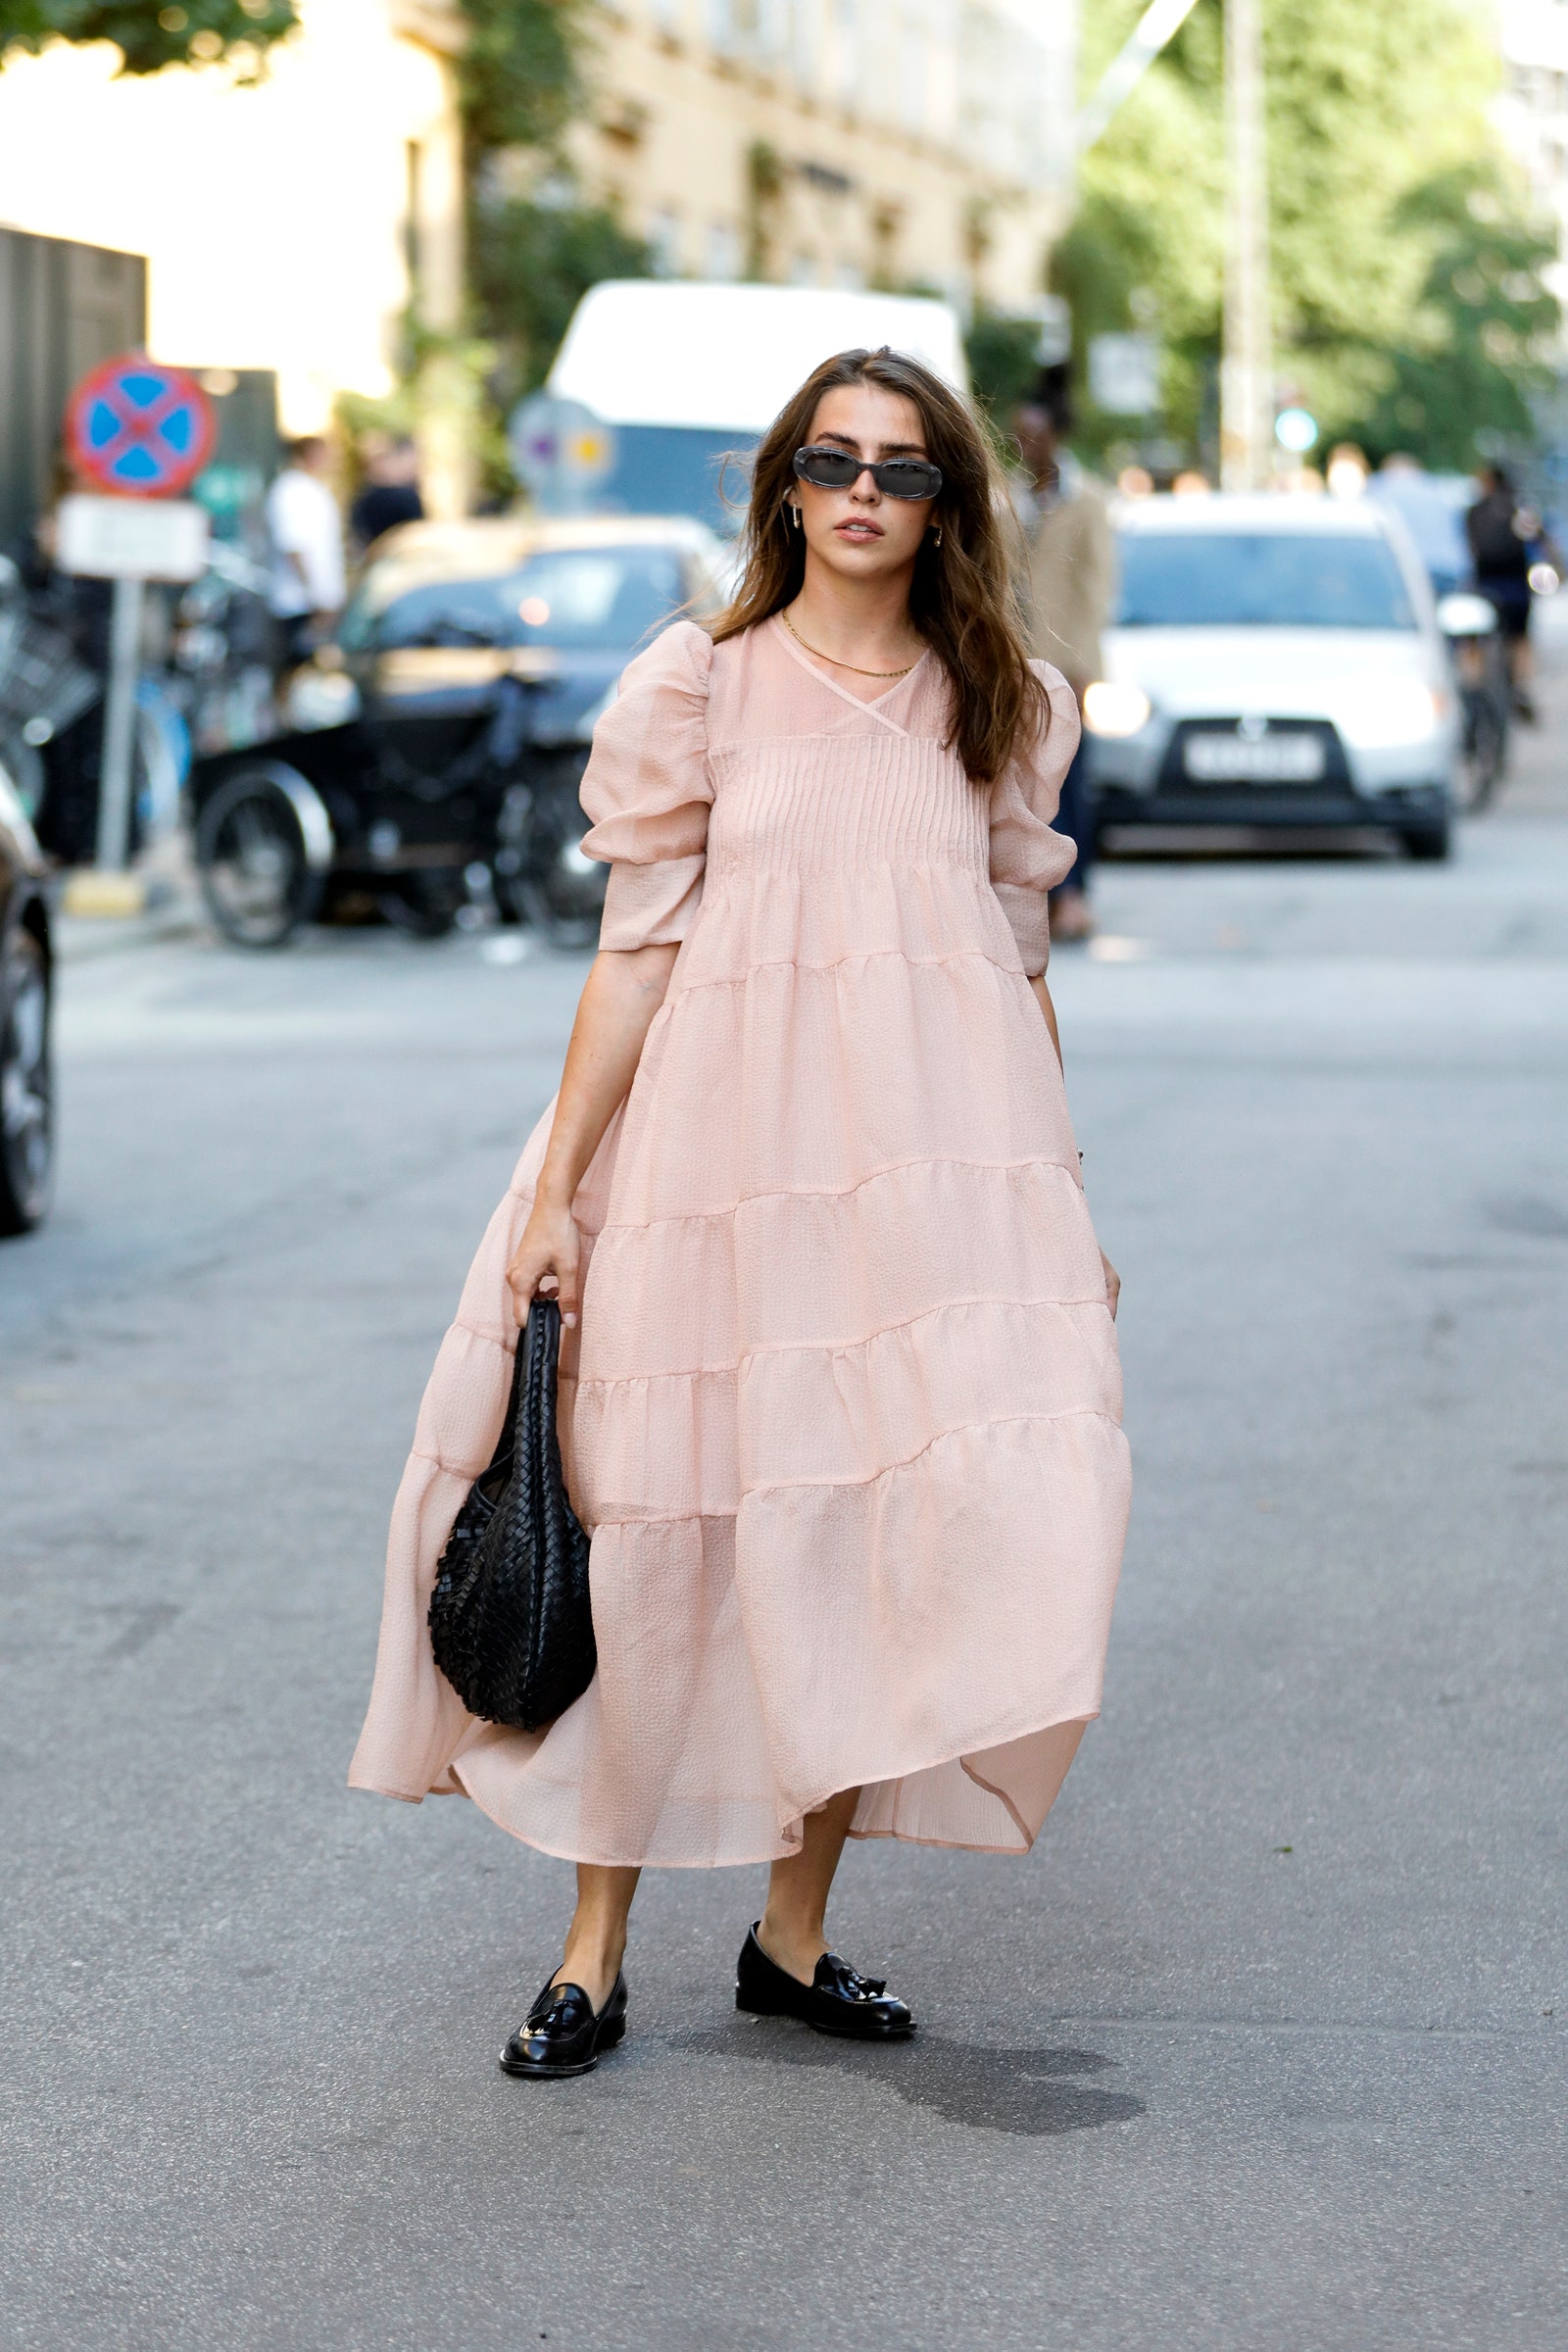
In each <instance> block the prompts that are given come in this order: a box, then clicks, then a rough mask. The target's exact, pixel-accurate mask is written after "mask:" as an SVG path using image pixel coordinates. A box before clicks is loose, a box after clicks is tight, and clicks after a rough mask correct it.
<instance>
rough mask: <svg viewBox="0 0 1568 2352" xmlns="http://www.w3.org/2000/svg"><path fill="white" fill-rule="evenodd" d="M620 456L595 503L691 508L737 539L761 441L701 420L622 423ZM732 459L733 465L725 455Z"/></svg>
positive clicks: (636, 508) (614, 507) (634, 510)
mask: <svg viewBox="0 0 1568 2352" xmlns="http://www.w3.org/2000/svg"><path fill="white" fill-rule="evenodd" d="M612 429H613V433H614V436H615V462H614V465H613V467H612V468H611V471H610V473H609V475H608V476H607V477H606V479H605V480H604V481H603V482H601V483H599V484H597V485H596V487H595V489H594V493H593V498H592V502H591V503H592V505H593V507H594V509H595V511H596V512H597V513H600V514H613V515H695V516H696V518H697V520H698V521H699V522H706V523H707V525H708V527H709V529H710V530H711V531H717V532H718V533H719V535H720V536H721V537H722V538H725V539H733V538H734V536H735V534H736V532H737V531H738V530H739V529H740V527H741V523H742V521H743V520H744V519H745V515H746V501H747V497H748V495H749V494H750V490H751V462H752V458H753V456H754V455H755V454H756V450H757V442H756V440H755V439H754V438H753V437H752V436H750V435H748V434H746V433H720V432H714V431H712V430H711V429H710V428H709V427H708V426H706V425H696V424H617V425H615V426H613V428H612ZM726 458H729V459H731V460H733V461H738V462H736V463H732V464H730V465H728V466H726V465H725V463H724V461H725V459H726Z"/></svg>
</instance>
